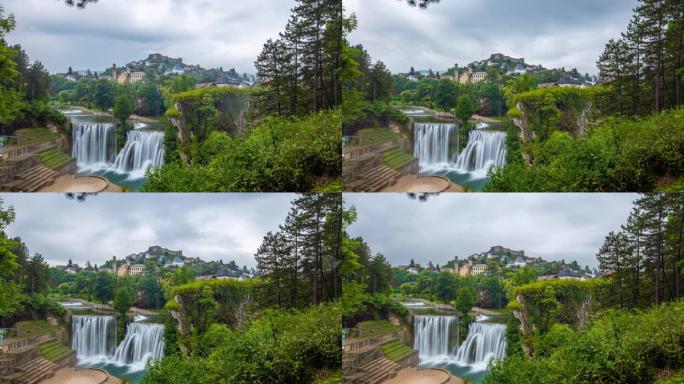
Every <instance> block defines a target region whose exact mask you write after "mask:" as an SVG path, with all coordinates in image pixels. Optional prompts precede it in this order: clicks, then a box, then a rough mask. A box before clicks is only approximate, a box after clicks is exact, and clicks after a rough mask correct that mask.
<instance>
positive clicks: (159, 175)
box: [143, 111, 342, 192]
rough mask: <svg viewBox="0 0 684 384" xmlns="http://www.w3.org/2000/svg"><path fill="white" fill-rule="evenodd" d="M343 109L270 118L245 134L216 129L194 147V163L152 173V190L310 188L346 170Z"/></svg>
mask: <svg viewBox="0 0 684 384" xmlns="http://www.w3.org/2000/svg"><path fill="white" fill-rule="evenodd" d="M340 124H341V114H340V112H339V111H332V112H321V113H318V114H313V115H310V116H308V117H306V118H300V119H291V118H280V117H269V118H267V119H266V120H265V121H264V122H263V123H262V124H261V125H259V126H257V127H255V128H252V129H251V130H249V131H248V132H246V133H245V135H244V136H241V137H237V138H232V137H230V136H228V135H227V134H225V133H221V132H213V133H211V134H210V135H209V136H208V139H207V140H206V141H204V142H201V143H199V142H197V143H195V144H193V145H194V148H193V149H192V157H193V162H192V164H191V165H189V166H184V165H181V164H179V163H171V164H166V165H165V166H164V167H162V168H159V169H153V170H151V171H150V173H149V174H148V181H147V183H146V184H145V186H144V188H143V189H144V190H145V191H148V192H171V191H173V192H241V191H242V192H249V191H253V192H258V191H291V192H296V191H310V190H313V189H314V188H316V187H317V186H322V185H325V184H327V182H329V181H330V180H331V179H336V178H338V177H339V175H340V174H341V167H342V165H341V154H340V143H341V141H342V138H341V132H340Z"/></svg>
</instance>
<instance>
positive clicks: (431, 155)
mask: <svg viewBox="0 0 684 384" xmlns="http://www.w3.org/2000/svg"><path fill="white" fill-rule="evenodd" d="M454 131H456V132H458V129H457V128H456V125H454V124H436V123H428V124H416V125H415V127H414V131H413V136H414V140H413V141H414V150H413V156H414V157H416V158H418V161H419V164H420V166H421V168H434V167H439V166H447V165H448V164H449V163H450V159H451V148H450V144H451V137H452V133H453V132H454Z"/></svg>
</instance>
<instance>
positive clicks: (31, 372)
mask: <svg viewBox="0 0 684 384" xmlns="http://www.w3.org/2000/svg"><path fill="white" fill-rule="evenodd" d="M58 369H59V366H58V365H57V364H55V363H53V362H51V361H49V360H46V359H45V358H42V357H38V358H36V359H33V360H31V361H29V362H28V363H26V364H23V365H21V366H19V367H18V368H17V370H16V371H15V372H14V374H13V375H12V378H11V382H13V383H19V384H36V383H39V382H40V381H41V380H43V379H47V378H49V377H52V376H53V375H54V374H55V372H56V371H57V370H58Z"/></svg>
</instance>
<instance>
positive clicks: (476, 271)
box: [470, 264, 487, 276]
mask: <svg viewBox="0 0 684 384" xmlns="http://www.w3.org/2000/svg"><path fill="white" fill-rule="evenodd" d="M485 272H487V264H475V265H473V266H472V268H471V269H470V274H471V275H473V276H478V275H482V274H484V273H485Z"/></svg>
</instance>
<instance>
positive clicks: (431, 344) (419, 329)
mask: <svg viewBox="0 0 684 384" xmlns="http://www.w3.org/2000/svg"><path fill="white" fill-rule="evenodd" d="M413 322H414V325H413V327H414V331H415V332H414V335H415V336H414V342H413V349H415V350H417V351H418V352H419V356H420V358H421V359H432V358H435V357H439V356H448V355H450V351H451V349H450V347H449V345H450V344H451V341H452V340H456V339H457V334H456V333H457V332H458V328H457V327H456V324H457V322H458V318H457V317H456V316H416V317H414V320H413Z"/></svg>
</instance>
